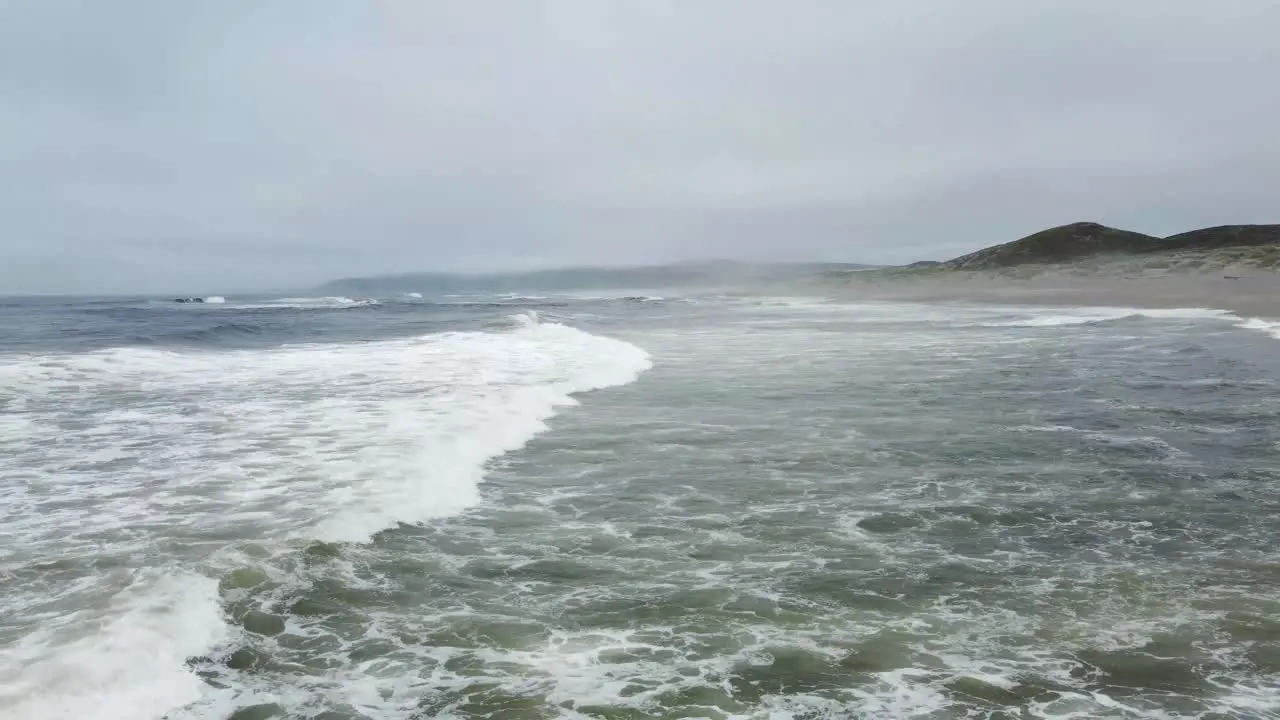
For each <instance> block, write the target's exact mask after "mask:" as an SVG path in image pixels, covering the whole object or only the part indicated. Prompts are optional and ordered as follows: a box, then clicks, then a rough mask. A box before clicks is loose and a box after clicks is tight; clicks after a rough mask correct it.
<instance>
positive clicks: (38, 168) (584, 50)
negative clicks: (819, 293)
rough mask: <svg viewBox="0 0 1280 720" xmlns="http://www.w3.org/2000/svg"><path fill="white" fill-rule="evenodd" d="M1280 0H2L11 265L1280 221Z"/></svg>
mask: <svg viewBox="0 0 1280 720" xmlns="http://www.w3.org/2000/svg"><path fill="white" fill-rule="evenodd" d="M1277 28H1280V2H1276V0H1215V1H1214V2H1208V1H1206V0H1128V1H1126V2H1117V1H1116V0H1105V1H1104V0H1071V1H1070V2H1065V1H1063V0H1017V1H1016V2H1015V1H1013V0H964V1H963V2H960V1H958V0H913V1H911V0H793V1H792V2H781V1H780V0H772V1H770V2H763V1H755V0H557V1H549V0H547V1H544V0H505V1H500V0H453V1H451V2H432V1H431V0H380V1H375V0H363V1H359V2H355V1H352V0H305V1H304V0H297V1H295V2H273V3H267V2H261V1H260V0H206V1H204V2H174V1H173V0H111V1H110V2H107V1H104V0H83V1H80V2H72V1H69V0H0V223H3V230H2V233H0V295H4V294H12V293H24V292H68V291H69V292H101V291H112V292H117V291H124V292H129V291H148V290H163V291H175V290H179V289H182V288H190V289H192V290H193V291H194V290H196V289H199V290H201V291H205V290H208V291H216V290H220V289H227V290H234V289H242V288H247V287H254V286H287V285H301V284H310V283H313V282H319V281H322V280H325V279H329V278H332V277H335V276H348V275H357V274H372V273H382V272H403V271H411V270H424V271H425V270H485V269H513V268H525V267H543V266H550V265H560V264H567V263H574V264H577V263H603V264H630V263H642V262H652V261H667V260H687V259H699V258H708V257H733V258H741V259H765V260H779V259H795V260H799V259H827V260H849V261H863V262H886V263H892V262H906V261H912V260H918V259H926V258H936V259H942V258H946V257H951V256H954V255H958V254H960V253H962V252H965V251H968V250H971V249H974V248H976V247H979V246H983V245H989V244H992V243H996V242H1003V241H1006V240H1011V239H1014V238H1016V237H1018V236H1021V235H1024V234H1027V233H1029V232H1032V231H1035V230H1039V229H1042V228H1044V227H1048V226H1052V225H1057V224H1061V223H1065V222H1071V221H1075V220H1097V221H1100V222H1105V223H1107V224H1112V225H1119V226H1124V227H1127V228H1131V229H1134V230H1140V231H1144V232H1148V233H1152V234H1169V233H1173V232H1177V231H1180V230H1185V229H1191V228H1194V227H1199V226H1206V225H1214V224H1224V223H1237V222H1277V221H1280V90H1278V89H1277V88H1280V50H1278V49H1277V44H1276V29H1277Z"/></svg>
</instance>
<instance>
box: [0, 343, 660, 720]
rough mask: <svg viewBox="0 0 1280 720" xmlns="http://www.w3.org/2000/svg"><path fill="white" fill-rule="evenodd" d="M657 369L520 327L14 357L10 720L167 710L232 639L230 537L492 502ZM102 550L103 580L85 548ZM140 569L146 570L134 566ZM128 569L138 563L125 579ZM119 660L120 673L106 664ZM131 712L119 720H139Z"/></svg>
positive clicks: (2, 365)
mask: <svg viewBox="0 0 1280 720" xmlns="http://www.w3.org/2000/svg"><path fill="white" fill-rule="evenodd" d="M649 367H650V359H649V356H648V354H647V353H646V352H645V351H644V350H642V349H640V348H638V347H635V346H634V345H630V344H628V343H625V342H622V341H618V340H613V339H609V338H604V337H598V336H595V335H592V334H589V333H587V332H583V331H581V330H577V329H575V328H571V327H567V326H564V325H558V324H554V323H542V324H540V323H537V322H535V321H533V320H532V318H528V319H526V321H525V322H523V323H522V324H521V325H520V326H519V327H518V328H515V329H510V330H506V331H503V332H460V333H447V334H439V335H432V336H427V337H421V338H415V339H408V340H396V341H384V342H369V343H356V344H342V345H336V344H328V345H305V346H294V347H286V348H279V349H275V350H268V351H262V350H258V351H232V352H186V353H180V352H169V351H161V350H155V349H149V348H118V349H113V350H107V351H100V352H93V353H86V354H65V355H59V356H25V357H23V356H11V357H6V358H0V395H8V396H12V397H14V398H15V400H14V402H13V403H12V404H11V405H10V409H11V410H12V409H17V410H18V412H17V413H13V412H10V413H6V414H5V416H4V420H3V424H2V426H0V429H2V430H3V431H4V432H3V434H0V476H6V477H14V478H22V479H24V482H15V483H12V484H10V485H8V486H6V487H4V488H0V500H2V501H3V502H0V616H2V617H5V618H6V620H7V621H8V620H12V621H13V624H12V625H11V626H10V627H5V628H0V633H3V635H2V636H0V639H3V640H6V641H7V640H10V639H13V640H16V642H6V643H3V647H4V649H3V650H0V716H2V717H10V716H13V717H60V718H78V717H86V718H87V717H93V718H103V717H106V718H111V717H115V716H113V715H111V714H110V712H107V711H106V710H104V708H113V707H115V708H119V710H120V712H121V713H127V716H128V717H159V716H160V715H161V714H162V713H163V712H164V711H166V710H168V709H171V708H174V707H177V706H180V705H183V704H187V703H189V702H192V701H193V700H195V699H196V698H195V697H194V695H195V694H198V693H199V692H202V690H201V685H202V683H200V682H199V681H198V679H197V678H195V677H194V675H192V674H191V673H190V671H189V670H187V669H186V668H185V667H184V666H183V662H184V660H185V659H186V658H187V657H190V656H193V655H199V654H202V653H206V652H210V651H212V650H213V649H215V647H216V646H217V645H218V643H219V642H221V639H222V638H223V636H224V635H225V634H226V632H227V631H228V630H229V629H228V628H226V627H225V626H224V625H223V623H222V620H221V609H220V606H219V600H218V597H217V592H216V587H214V585H213V583H212V581H207V582H206V581H205V579H204V577H203V576H196V577H186V576H184V575H178V574H174V572H170V571H161V570H160V569H158V568H159V566H161V565H163V566H165V567H168V566H172V565H176V564H182V565H184V566H186V567H206V568H207V567H208V566H209V563H210V562H211V560H210V553H217V552H218V551H219V548H221V547H225V546H226V543H227V542H229V541H231V540H232V539H234V538H254V540H255V544H256V545H258V546H259V547H265V548H267V549H268V550H270V549H271V548H273V547H281V548H283V547H284V544H285V543H287V542H288V541H290V540H294V539H303V540H310V539H322V540H328V541H356V542H360V541H367V540H369V539H370V538H371V537H372V536H373V535H374V534H375V533H377V532H378V531H380V530H382V529H385V528H388V527H392V526H394V525H396V524H397V523H415V522H422V521H426V520H429V519H431V518H435V517H441V516H447V515H450V514H455V513H458V512H461V511H463V510H465V509H466V508H468V507H471V506H472V505H474V504H475V503H477V502H478V501H479V499H480V495H479V484H480V482H481V480H482V478H483V474H484V470H485V465H486V463H487V462H489V461H490V460H492V459H494V458H495V457H497V456H499V455H501V454H503V453H505V452H508V451H511V450H513V449H516V448H519V447H521V446H522V445H524V444H525V443H526V442H528V441H529V440H530V439H532V438H533V437H534V436H535V435H536V434H537V433H539V432H540V431H542V430H544V429H545V428H546V425H545V423H546V421H547V420H548V419H549V418H550V417H551V416H552V415H554V414H555V412H556V411H557V410H558V409H559V408H562V407H564V406H567V405H572V404H574V403H575V402H576V401H575V400H574V399H573V397H572V396H573V394H575V393H581V392H585V391H589V390H594V389H597V388H604V387H608V386H613V385H621V384H625V383H628V382H631V381H633V380H635V379H636V378H637V377H638V376H639V374H640V373H642V372H643V371H644V370H646V369H647V368H649ZM78 557H79V558H85V557H97V558H105V559H106V560H107V561H108V562H106V563H105V565H104V568H106V569H102V570H98V569H96V567H97V566H96V565H94V564H90V565H88V566H85V565H84V564H82V563H78V562H77V561H76V560H75V558H78ZM139 563H142V566H141V567H139V566H138V564H139ZM127 568H133V569H127ZM107 668H124V669H123V670H108V669H107ZM124 716H126V715H120V717H124Z"/></svg>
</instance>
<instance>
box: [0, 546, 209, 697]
mask: <svg viewBox="0 0 1280 720" xmlns="http://www.w3.org/2000/svg"><path fill="white" fill-rule="evenodd" d="M227 630H228V628H227V626H226V625H225V624H224V622H223V620H222V609H221V607H220V605H219V598H218V588H217V583H216V582H214V581H213V580H210V579H208V578H206V577H203V576H199V575H194V574H191V573H186V572H181V571H173V572H161V571H141V572H139V573H137V575H136V576H135V577H134V578H133V580H132V582H131V583H130V584H129V585H128V586H127V587H125V588H124V589H123V590H121V591H120V592H119V593H118V594H116V595H115V597H113V598H112V600H111V602H110V604H109V606H108V607H106V608H105V609H102V610H94V609H93V608H92V606H90V607H88V608H86V609H84V610H81V611H80V612H78V613H75V614H73V615H62V616H54V617H49V618H47V619H45V620H44V621H43V622H42V623H41V626H40V627H39V629H38V630H37V631H36V632H33V633H31V634H30V635H27V636H26V637H24V638H23V639H22V640H20V641H19V642H17V643H15V644H14V645H13V646H11V647H8V648H6V649H4V650H3V651H0V716H3V717H11V718H67V719H71V718H94V720H115V719H116V718H119V719H120V720H126V719H128V720H133V719H134V718H152V717H160V716H161V715H163V714H164V712H165V711H166V710H168V709H170V708H174V707H179V706H182V705H185V704H188V703H191V702H194V701H196V700H198V699H199V698H200V697H201V696H202V694H203V693H204V691H205V690H206V689H207V688H208V686H207V685H206V684H205V683H204V682H203V681H202V680H201V679H200V678H199V677H197V676H196V675H195V674H194V673H192V672H191V671H190V670H189V669H187V668H186V667H185V665H184V663H185V662H186V660H187V658H188V657H191V656H193V655H199V654H201V653H204V652H208V651H209V650H211V649H212V648H213V647H215V646H216V645H217V644H218V643H219V642H221V641H222V640H223V639H224V638H225V637H226V636H227Z"/></svg>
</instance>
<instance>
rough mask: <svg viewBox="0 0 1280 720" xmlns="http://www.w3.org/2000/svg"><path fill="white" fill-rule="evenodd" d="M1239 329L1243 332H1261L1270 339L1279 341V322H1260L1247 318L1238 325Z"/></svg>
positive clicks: (1260, 320) (1256, 319)
mask: <svg viewBox="0 0 1280 720" xmlns="http://www.w3.org/2000/svg"><path fill="white" fill-rule="evenodd" d="M1239 327H1242V328H1244V329H1245V330H1261V331H1262V332H1265V333H1267V334H1268V335H1270V336H1271V337H1273V338H1275V339H1277V340H1280V322H1275V321H1270V320H1262V319H1261V318H1249V319H1248V320H1245V321H1243V322H1241V323H1240V325H1239Z"/></svg>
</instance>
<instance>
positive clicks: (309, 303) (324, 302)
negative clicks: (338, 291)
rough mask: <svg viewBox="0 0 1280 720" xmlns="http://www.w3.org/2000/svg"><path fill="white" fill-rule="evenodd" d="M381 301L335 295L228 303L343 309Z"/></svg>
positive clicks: (242, 306)
mask: <svg viewBox="0 0 1280 720" xmlns="http://www.w3.org/2000/svg"><path fill="white" fill-rule="evenodd" d="M381 304H382V303H381V301H379V300H376V299H374V298H361V299H355V298H349V297H342V296H333V297H314V298H308V297H288V298H280V299H278V300H265V301H262V302H251V303H235V304H233V305H227V306H226V307H227V309H231V310H342V309H347V308H359V307H375V306H378V305H381Z"/></svg>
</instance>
